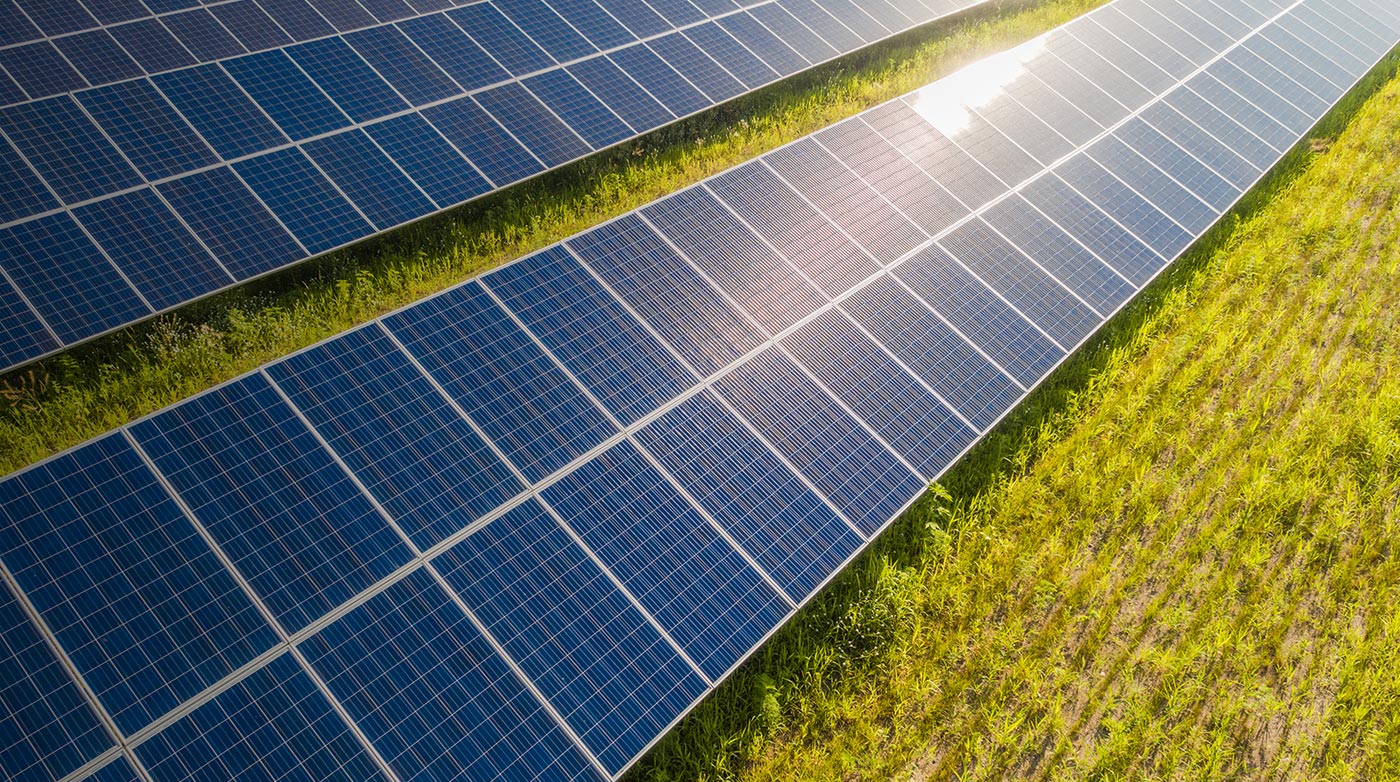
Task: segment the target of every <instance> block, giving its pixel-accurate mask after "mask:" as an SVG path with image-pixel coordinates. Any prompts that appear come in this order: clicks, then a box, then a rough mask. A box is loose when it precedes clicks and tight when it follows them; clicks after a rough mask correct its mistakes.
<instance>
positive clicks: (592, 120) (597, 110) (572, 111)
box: [524, 69, 632, 149]
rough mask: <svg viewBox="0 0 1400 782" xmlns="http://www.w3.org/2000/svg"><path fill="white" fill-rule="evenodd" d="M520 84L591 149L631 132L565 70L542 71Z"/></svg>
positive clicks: (608, 143) (619, 138)
mask: <svg viewBox="0 0 1400 782" xmlns="http://www.w3.org/2000/svg"><path fill="white" fill-rule="evenodd" d="M524 83H525V86H526V87H528V88H529V90H530V91H531V92H533V93H534V94H535V96H536V97H538V98H539V99H540V100H542V101H544V104H545V105H546V106H548V107H549V108H550V109H551V110H553V111H554V113H555V114H558V115H559V117H560V119H562V120H564V122H566V123H568V125H569V127H570V128H573V130H574V132H575V133H578V134H579V135H580V136H582V137H583V140H584V141H586V142H588V144H589V146H591V147H593V148H594V149H602V148H603V147H606V146H609V145H611V144H615V143H617V142H619V141H622V140H623V139H625V138H627V137H629V136H631V135H632V129H631V128H629V127H627V125H626V124H625V123H624V122H623V121H622V120H621V119H619V118H618V116H617V115H616V114H614V113H613V112H612V110H611V109H609V108H608V107H607V106H604V105H603V103H602V101H600V100H598V98H596V97H595V96H594V95H593V94H592V93H590V92H589V91H588V90H587V89H586V88H585V87H584V86H583V85H582V84H580V83H579V82H578V80H577V79H575V78H574V77H573V76H570V75H569V73H568V72H567V71H564V70H562V69H556V70H552V71H545V72H544V73H541V74H540V75H538V76H531V77H530V78H528V79H526V80H525V82H524Z"/></svg>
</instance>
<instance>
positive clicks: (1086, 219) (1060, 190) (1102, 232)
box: [1021, 175, 1163, 287]
mask: <svg viewBox="0 0 1400 782" xmlns="http://www.w3.org/2000/svg"><path fill="white" fill-rule="evenodd" d="M1021 195H1022V196H1023V197H1024V198H1025V199H1026V200H1027V201H1028V202H1030V204H1031V205H1032V206H1034V207H1035V208H1036V209H1038V210H1040V211H1041V212H1044V213H1045V214H1046V216H1048V217H1049V218H1050V219H1051V220H1053V221H1054V222H1055V224H1056V225H1058V226H1059V227H1061V228H1063V229H1064V231H1065V232H1066V233H1068V234H1069V235H1070V236H1072V237H1074V238H1075V239H1076V240H1078V241H1079V242H1080V243H1081V244H1083V245H1084V246H1085V247H1087V248H1089V249H1090V250H1092V251H1093V252H1094V254H1096V255H1098V257H1099V258H1101V259H1102V260H1103V262H1104V263H1106V264H1108V265H1109V267H1110V268H1112V269H1113V270H1114V271H1116V272H1118V273H1119V274H1121V275H1123V276H1124V277H1126V278H1127V279H1128V281H1129V282H1131V283H1133V284H1134V285H1137V286H1139V287H1141V286H1142V285H1144V284H1145V283H1146V282H1147V281H1148V280H1150V279H1152V275H1154V274H1156V273H1157V270H1158V269H1160V268H1161V267H1162V265H1163V260H1162V258H1161V257H1160V256H1159V255H1157V253H1156V252H1154V251H1153V250H1152V248H1150V247H1148V246H1147V245H1146V244H1144V243H1143V242H1142V240H1140V239H1138V238H1137V237H1136V236H1133V235H1132V234H1131V233H1129V232H1128V231H1127V230H1126V229H1124V227H1123V226H1122V225H1121V224H1119V223H1117V222H1115V221H1114V220H1113V218H1111V217H1109V216H1108V215H1107V214H1106V213H1104V212H1103V211H1101V210H1100V209H1099V208H1098V207H1096V206H1094V204H1092V203H1090V202H1089V201H1088V200H1087V199H1085V198H1084V196H1082V195H1080V194H1079V193H1076V192H1075V191H1074V190H1073V189H1072V188H1071V187H1070V186H1069V185H1067V184H1066V183H1065V181H1064V180H1062V179H1060V178H1059V177H1057V176H1053V175H1052V176H1046V177H1041V178H1040V179H1037V180H1035V181H1034V182H1031V183H1030V184H1029V185H1027V186H1026V187H1025V189H1023V190H1022V191H1021Z"/></svg>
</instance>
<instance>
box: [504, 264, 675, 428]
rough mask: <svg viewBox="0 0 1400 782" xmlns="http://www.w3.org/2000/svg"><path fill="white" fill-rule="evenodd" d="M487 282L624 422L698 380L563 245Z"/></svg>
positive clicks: (511, 309)
mask: <svg viewBox="0 0 1400 782" xmlns="http://www.w3.org/2000/svg"><path fill="white" fill-rule="evenodd" d="M483 283H484V284H485V286H486V287H487V288H490V289H491V290H492V291H493V292H495V293H496V295H497V296H499V297H500V298H501V300H502V301H503V302H504V303H505V306H506V308H507V309H509V310H510V311H511V312H513V313H515V315H516V317H518V318H520V320H521V322H522V323H524V324H525V327H526V328H528V329H529V330H530V331H531V332H532V333H533V334H534V335H535V336H536V337H538V338H539V340H540V342H542V343H544V346H545V347H546V348H548V349H549V352H550V353H552V354H554V355H555V356H556V357H558V359H559V361H560V362H561V363H562V364H563V365H564V366H565V367H566V368H567V369H568V370H569V371H570V372H571V373H573V375H574V377H576V378H578V380H579V382H580V383H582V384H583V385H584V386H585V387H586V388H588V390H589V391H591V392H592V393H593V395H594V396H595V397H597V398H598V400H599V401H600V402H602V404H603V406H604V407H606V408H607V409H608V412H610V413H612V414H613V415H614V416H615V417H617V419H618V420H619V421H621V422H622V423H623V424H632V423H635V422H636V421H637V420H638V419H639V418H641V417H642V416H644V415H646V414H647V413H650V412H651V411H652V410H655V409H656V408H657V407H659V406H660V405H661V404H663V403H665V402H666V401H667V400H669V399H671V398H672V397H674V396H677V395H679V394H680V393H681V392H682V391H684V390H685V389H686V387H687V386H689V385H690V384H691V383H692V382H694V377H693V376H692V375H691V374H690V373H689V372H687V371H686V369H685V367H683V366H682V365H681V363H680V362H679V361H677V360H676V359H675V358H673V357H672V356H671V354H670V353H669V352H668V351H667V350H666V348H665V346H664V345H662V344H661V342H659V341H658V340H657V339H656V337H654V336H652V335H651V334H650V333H649V332H648V331H647V330H646V329H645V328H644V327H643V326H642V324H640V323H638V322H637V321H636V319H635V318H633V317H632V316H631V314H629V313H628V312H627V310H626V309H624V308H623V306H622V305H621V304H619V303H618V302H617V300H616V299H614V298H613V297H612V295H611V294H609V293H608V291H607V290H606V289H605V288H604V287H603V286H602V285H601V284H600V283H599V282H598V280H597V279H595V278H594V277H593V275H591V274H589V273H588V270H587V269H585V268H584V267H583V266H581V265H580V264H579V263H578V261H577V260H575V259H574V257H573V256H572V255H570V254H569V252H568V250H566V249H564V248H563V247H562V246H556V247H553V248H550V249H548V250H545V251H544V252H540V253H536V254H534V255H531V256H529V257H527V258H523V259H521V260H520V261H519V262H517V263H513V264H511V265H509V266H506V267H505V268H502V269H500V270H498V271H497V272H496V273H494V274H492V275H491V276H489V277H487V278H486V279H485V280H484V281H483Z"/></svg>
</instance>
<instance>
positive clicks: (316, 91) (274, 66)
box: [222, 50, 373, 141]
mask: <svg viewBox="0 0 1400 782" xmlns="http://www.w3.org/2000/svg"><path fill="white" fill-rule="evenodd" d="M306 59H307V60H308V62H309V61H310V58H306ZM222 65H223V67H224V69H225V70H227V71H228V72H229V73H230V74H232V75H233V78H235V79H237V80H238V83H239V84H241V85H242V86H243V89H245V90H247V92H248V94H249V95H251V96H252V97H253V100H256V101H257V102H258V104H259V105H260V106H262V108H263V110H265V111H266V112H267V113H268V115H269V116H270V117H272V119H273V121H274V122H276V123H277V124H278V125H279V126H280V127H281V128H282V130H283V131H285V132H286V133H287V135H288V136H291V137H292V140H293V141H300V140H301V139H304V138H309V137H311V136H317V135H320V134H322V133H329V132H330V131H332V130H336V129H337V128H343V127H345V126H347V125H349V124H350V119H349V118H348V117H346V116H345V115H344V114H342V113H341V111H340V109H338V108H336V106H335V104H334V103H331V101H330V98H327V97H326V96H325V94H324V93H322V92H321V90H320V88H319V87H317V86H316V85H315V83H313V82H312V81H311V80H310V79H308V78H307V77H306V74H304V73H302V71H301V69H300V68H299V67H297V64H296V63H294V62H292V59H291V58H290V57H288V56H287V53H286V52H284V51H280V50H279V51H273V52H261V53H259V54H250V55H247V56H244V57H236V58H234V59H232V60H225V61H224V62H223V63H222ZM372 94H373V93H372ZM369 105H371V104H368V103H366V104H364V106H369ZM357 108H361V106H356V105H354V104H352V107H351V110H352V111H354V110H356V109H357Z"/></svg>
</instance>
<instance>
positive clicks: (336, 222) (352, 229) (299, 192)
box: [233, 147, 373, 252]
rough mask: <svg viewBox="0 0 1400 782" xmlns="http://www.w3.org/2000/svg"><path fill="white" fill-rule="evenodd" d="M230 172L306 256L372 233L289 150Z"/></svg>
mask: <svg viewBox="0 0 1400 782" xmlns="http://www.w3.org/2000/svg"><path fill="white" fill-rule="evenodd" d="M233 169H234V171H235V172H237V173H238V176H239V177H240V178H241V179H242V180H243V181H244V182H247V183H248V186H249V187H251V188H252V189H253V192H254V193H256V194H257V195H258V198H260V199H262V202H263V203H264V204H267V206H268V208H269V209H271V210H272V213H273V214H275V215H277V217H278V219H280V220H281V221H282V223H283V224H284V225H286V226H287V228H289V229H291V232H292V234H293V235H295V236H296V238H297V240H298V241H300V242H301V244H302V246H303V247H305V248H306V249H307V250H309V251H311V252H320V251H322V250H328V249H330V248H332V247H335V246H336V245H340V244H345V243H346V242H352V241H354V240H356V239H359V238H361V237H364V236H368V235H369V234H370V233H371V232H372V231H373V228H371V227H370V224H369V223H367V222H365V219H364V217H362V216H361V215H360V213H359V212H358V211H356V209H355V207H354V206H352V205H351V204H350V202H349V201H347V200H346V199H345V196H344V195H342V194H341V193H340V191H339V190H337V189H336V188H335V186H334V185H332V184H331V183H330V181H329V180H327V179H326V178H325V176H323V175H322V174H321V173H320V171H318V170H317V169H316V167H315V166H313V165H312V164H311V161H310V160H308V159H307V157H306V155H305V154H304V153H303V152H302V151H301V150H299V149H297V148H295V147H292V148H289V149H279V150H277V151H275V152H269V153H267V154H265V155H262V156H259V157H255V158H249V159H247V160H243V161H240V162H238V163H234V164H233Z"/></svg>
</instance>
